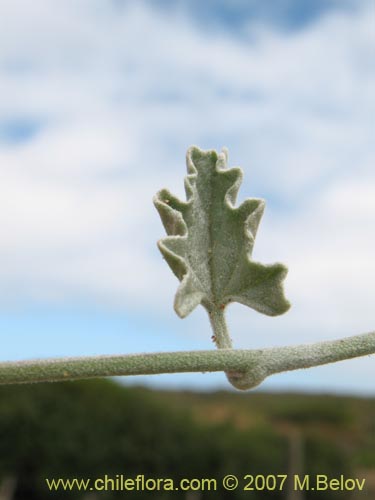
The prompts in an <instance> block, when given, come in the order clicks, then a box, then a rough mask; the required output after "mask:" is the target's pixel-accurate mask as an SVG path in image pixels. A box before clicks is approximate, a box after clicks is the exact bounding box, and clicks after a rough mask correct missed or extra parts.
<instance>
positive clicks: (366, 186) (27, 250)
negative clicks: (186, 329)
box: [0, 0, 375, 345]
mask: <svg viewBox="0 0 375 500" xmlns="http://www.w3.org/2000/svg"><path fill="white" fill-rule="evenodd" d="M366 5H370V4H367V3H365V4H364V8H363V9H358V10H357V11H354V12H353V13H349V12H345V13H339V11H337V12H335V11H331V13H330V14H329V15H326V16H325V17H324V18H322V19H320V20H319V21H318V22H317V23H315V24H314V25H311V26H310V27H308V28H307V29H305V30H301V31H299V32H296V33H293V34H287V33H282V34H281V33H275V32H273V31H271V29H270V28H265V27H264V26H255V27H254V25H253V26H251V27H249V30H251V39H254V40H255V42H251V41H246V40H244V39H241V40H237V39H235V38H231V37H229V35H226V34H224V33H223V34H222V35H221V36H219V34H218V33H210V34H205V33H203V32H200V31H198V30H197V29H196V28H194V27H193V26H192V25H191V24H190V23H189V22H188V21H187V20H186V19H185V18H184V17H183V16H182V15H180V16H179V15H178V14H176V13H172V14H169V17H168V16H167V15H166V14H161V13H158V12H156V11H155V10H152V9H150V8H148V7H146V6H145V5H144V4H143V3H141V2H137V3H136V4H135V3H133V4H131V6H130V7H128V8H127V9H124V10H122V11H114V10H111V9H112V8H111V7H110V3H109V2H108V4H105V5H103V3H102V2H92V1H88V0H81V1H68V2H49V1H47V0H38V1H37V2H25V1H22V0H17V1H14V0H12V1H3V2H1V5H0V19H1V23H2V27H1V35H0V37H1V43H0V75H1V80H0V81H1V83H0V116H1V117H2V119H3V120H4V121H5V122H6V121H7V120H15V119H16V120H21V121H22V119H30V118H31V119H35V120H36V121H38V122H40V123H41V130H40V131H39V132H38V133H36V134H35V135H34V136H32V137H30V139H29V140H27V141H25V142H21V143H13V144H5V143H3V144H1V143H0V175H1V185H0V227H1V232H2V241H3V243H2V246H1V249H0V260H1V262H2V265H1V266H0V279H1V283H2V285H1V291H0V300H1V301H2V302H3V304H9V303H15V302H17V301H21V302H24V301H27V300H33V301H35V300H36V301H40V302H48V301H53V302H56V301H57V302H59V301H65V300H75V299H76V298H77V300H79V299H84V300H93V301H95V302H99V303H102V304H105V305H108V306H109V305H111V306H115V307H124V308H127V307H134V306H137V307H145V308H146V307H153V308H159V309H160V308H161V310H162V311H163V312H164V311H167V310H169V308H170V306H171V304H170V297H171V295H172V293H171V292H170V290H171V289H174V287H175V286H176V281H175V279H174V278H173V277H172V276H171V275H170V274H169V270H168V269H167V267H166V266H165V263H164V262H163V261H162V260H161V258H160V256H159V255H158V253H157V250H156V248H155V240H156V238H157V237H160V236H162V235H163V229H162V227H161V224H160V223H159V222H158V218H157V214H156V213H155V210H154V209H153V207H152V204H151V198H152V195H153V194H154V193H155V192H156V191H157V189H159V188H160V187H162V186H163V185H167V186H168V187H170V188H171V189H173V190H174V191H176V192H177V193H178V194H180V195H182V176H183V175H184V160H183V155H184V151H185V149H186V147H187V146H189V145H190V144H191V143H197V144H198V145H200V146H201V147H204V148H205V147H207V148H212V147H215V148H220V147H221V146H222V145H223V144H225V145H227V146H229V148H230V151H231V155H230V157H231V158H233V163H235V164H238V163H241V164H242V165H243V166H244V167H245V172H246V175H245V184H244V188H243V193H244V195H246V196H256V197H259V196H263V195H273V196H274V197H275V198H277V199H278V204H277V206H278V207H279V208H278V210H276V208H275V206H276V205H275V204H272V203H271V204H270V208H269V209H268V210H267V212H266V216H265V218H264V223H263V226H262V229H261V231H260V233H259V239H258V242H257V245H256V249H255V254H256V257H257V258H258V256H259V259H261V260H262V261H264V262H267V261H268V262H272V261H275V260H281V261H285V262H287V263H288V265H289V267H290V275H289V278H288V281H287V288H288V293H289V295H290V296H291V297H292V300H293V302H294V304H295V305H294V308H293V309H292V311H291V312H290V313H288V315H286V316H285V317H282V318H278V319H274V318H272V319H270V318H265V317H262V316H256V315H255V313H252V312H251V311H250V312H248V311H244V309H243V308H241V307H237V306H234V307H233V312H236V314H235V315H234V316H236V318H234V319H231V322H233V325H234V327H235V329H238V331H239V334H238V338H239V345H248V344H247V342H248V341H247V340H246V341H245V340H244V339H245V336H246V335H245V329H246V328H247V327H246V326H245V324H247V321H248V320H247V319H246V318H247V317H249V318H251V322H252V324H253V328H254V330H255V331H258V332H261V335H260V338H259V339H258V340H256V339H255V342H256V343H257V342H259V343H261V342H263V340H264V338H265V333H266V330H267V333H269V343H283V342H284V341H287V342H295V341H303V340H306V341H307V340H311V341H313V340H315V339H324V338H327V336H331V337H334V336H335V335H336V334H341V333H342V334H348V335H350V334H354V333H357V330H358V333H359V331H361V330H364V331H365V330H366V329H370V328H372V327H373V326H372V325H373V324H374V315H373V307H372V302H371V296H372V295H373V290H374V282H375V265H374V262H373V256H372V248H373V247H374V244H375V236H374V229H373V226H374V224H373V221H374V219H375V206H374V199H375V196H374V190H375V175H374V169H373V165H374V157H373V156H374V149H373V144H372V138H371V135H372V120H373V116H374V97H373V90H372V89H373V88H374V87H375V74H374V71H373V68H371V66H370V60H371V57H372V54H371V52H372V50H373V43H374V42H373V39H372V37H373V35H372V34H371V33H372V29H371V15H370V10H369V9H370V8H371V5H370V7H368V6H367V7H366ZM249 166H251V167H252V168H251V170H249V168H248V167H249ZM250 186H252V187H250ZM271 201H272V200H271ZM155 290H157V292H158V293H157V294H155ZM155 295H156V297H155ZM155 301H156V302H155ZM247 315H250V316H247ZM230 318H232V314H231V313H230ZM245 322H246V323H245ZM281 330H282V331H283V332H284V333H283V336H282V337H281V336H280V337H278V335H279V334H280V331H281ZM298 339H300V340H298Z"/></svg>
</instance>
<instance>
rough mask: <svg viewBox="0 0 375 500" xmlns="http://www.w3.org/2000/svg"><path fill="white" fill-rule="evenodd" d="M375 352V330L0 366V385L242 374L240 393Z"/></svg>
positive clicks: (237, 384) (23, 362)
mask: <svg viewBox="0 0 375 500" xmlns="http://www.w3.org/2000/svg"><path fill="white" fill-rule="evenodd" d="M374 353H375V332H371V333H366V334H362V335H356V336H354V337H348V338H345V339H340V340H334V341H329V342H320V343H317V344H311V345H298V346H291V347H276V348H271V349H255V350H237V349H220V350H218V351H190V352H189V351H187V352H165V353H151V354H131V355H122V356H98V357H85V358H61V359H45V360H31V361H17V362H10V361H8V362H5V363H0V384H21V383H31V382H57V381H63V380H76V379H82V378H94V377H106V376H118V375H151V374H160V373H179V372H218V371H225V372H234V373H244V372H245V373H246V376H247V378H246V380H244V379H241V380H240V382H238V383H236V381H233V380H232V383H233V385H235V387H237V388H238V389H250V388H252V387H255V386H257V385H258V384H260V382H262V380H264V379H265V378H266V377H267V376H269V375H272V374H274V373H279V372H283V371H288V370H297V369H300V368H310V367H312V366H318V365H323V364H326V363H334V362H336V361H341V360H344V359H349V358H355V357H358V356H365V355H368V354H374Z"/></svg>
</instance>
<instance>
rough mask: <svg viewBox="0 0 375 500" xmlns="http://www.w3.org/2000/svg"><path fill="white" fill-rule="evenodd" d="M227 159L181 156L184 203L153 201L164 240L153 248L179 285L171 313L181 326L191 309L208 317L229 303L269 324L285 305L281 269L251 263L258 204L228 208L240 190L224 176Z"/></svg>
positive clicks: (165, 195) (166, 195)
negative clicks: (199, 309) (247, 309)
mask: <svg viewBox="0 0 375 500" xmlns="http://www.w3.org/2000/svg"><path fill="white" fill-rule="evenodd" d="M227 157H228V154H227V151H226V150H223V151H222V152H221V153H220V154H217V153H216V151H202V150H200V149H199V148H197V147H195V146H192V147H191V148H189V149H188V151H187V155H186V162H187V171H188V175H187V177H186V178H185V191H186V198H187V200H186V202H184V201H180V200H179V199H178V198H176V197H175V196H174V195H172V194H171V193H170V192H169V191H168V190H167V189H162V190H161V191H159V192H158V193H157V195H156V196H155V198H154V204H155V207H156V208H157V210H158V212H159V214H160V217H161V220H162V222H163V224H164V227H165V230H166V232H167V235H168V236H167V237H165V238H163V239H161V240H160V241H159V242H158V246H159V249H160V251H161V253H162V255H163V256H164V258H165V259H166V261H167V262H168V264H169V266H170V268H171V269H172V271H173V272H174V274H175V275H176V276H177V278H178V279H179V280H180V281H181V283H180V286H179V288H178V290H177V293H176V297H175V304H174V307H175V310H176V312H177V314H178V315H179V316H180V317H182V318H184V317H185V316H187V315H188V314H189V313H190V312H191V311H192V310H193V309H194V308H195V307H196V306H197V305H198V304H202V305H203V306H204V307H205V308H206V309H207V310H208V311H209V312H210V311H213V310H214V309H218V308H220V309H223V308H224V307H225V306H226V305H227V304H228V303H230V302H233V301H236V302H240V303H241V304H244V305H247V306H249V307H252V308H253V309H255V310H257V311H259V312H261V313H263V314H267V315H269V316H275V315H279V314H283V313H284V312H286V311H287V310H288V309H289V307H290V304H289V302H288V301H287V300H286V298H285V296H284V291H283V280H284V278H285V276H286V274H287V269H286V267H285V266H284V265H283V264H279V263H276V264H271V265H264V264H261V263H259V262H254V261H253V260H252V258H251V256H252V250H253V246H254V241H255V236H256V233H257V229H258V226H259V223H260V219H261V217H262V215H263V211H264V206H265V203H264V201H263V200H260V199H255V198H250V199H247V200H245V201H244V202H243V203H242V204H241V205H240V206H239V207H237V208H236V207H235V203H236V198H237V194H238V190H239V187H240V185H241V182H242V170H241V169H240V168H231V169H228V168H226V163H227Z"/></svg>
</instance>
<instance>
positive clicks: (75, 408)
mask: <svg viewBox="0 0 375 500" xmlns="http://www.w3.org/2000/svg"><path fill="white" fill-rule="evenodd" d="M286 473H289V474H292V473H301V474H312V475H313V474H326V475H328V476H330V477H332V478H333V477H339V476H340V474H344V475H346V476H348V477H367V478H368V484H370V483H371V480H372V481H373V479H374V475H375V399H361V398H351V397H336V396H325V395H324V396H317V395H302V394H267V393H257V392H253V393H249V394H240V393H231V392H216V393H207V394H204V393H193V392H171V391H155V390H149V389H145V388H136V387H135V388H129V387H124V386H122V385H119V384H117V383H116V382H113V381H110V380H95V381H85V382H74V383H72V382H70V383H61V384H38V385H22V386H9V387H1V388H0V483H1V482H2V481H3V484H5V482H6V481H8V482H9V479H10V478H11V480H12V481H13V484H14V492H13V495H12V497H11V498H12V499H13V500H26V499H27V500H34V499H35V500H44V499H50V498H54V499H63V498H77V499H81V498H82V499H83V498H87V499H90V498H100V499H102V498H103V499H111V498H120V497H124V496H126V498H141V497H142V498H153V499H158V498H160V499H163V498H201V497H200V496H199V495H198V494H196V495H195V496H190V497H189V496H188V495H186V493H184V494H183V493H180V492H172V493H158V492H155V491H154V492H130V491H129V492H117V493H116V492H107V493H104V492H101V493H98V496H95V497H94V496H91V497H90V495H87V494H86V496H85V493H84V492H82V493H80V492H78V491H74V492H72V493H69V492H67V491H62V490H61V491H57V492H50V491H48V489H47V487H46V483H45V478H53V477H55V478H59V477H63V478H73V477H83V478H88V477H90V478H96V477H103V476H104V475H105V474H107V475H109V476H111V477H115V475H116V474H123V475H124V476H126V477H135V476H137V475H138V474H145V476H147V477H155V478H156V477H164V478H165V477H168V478H169V477H170V478H174V479H176V480H178V479H180V478H189V479H191V478H205V477H207V478H217V479H220V478H222V477H223V476H225V475H226V474H235V475H237V476H238V477H239V478H242V477H243V476H245V475H246V474H254V475H256V474H265V475H267V474H286ZM243 484H245V481H244V482H243ZM0 488H1V487H0ZM369 488H370V489H368V490H367V493H363V494H360V493H358V498H361V499H365V498H372V496H369V495H372V494H373V491H372V490H371V487H370V486H369ZM332 494H334V498H335V499H337V500H339V499H342V500H345V499H347V500H349V499H351V498H353V496H352V494H350V493H345V492H343V493H341V492H334V493H332V492H330V491H327V492H324V491H322V492H319V498H320V499H321V500H325V499H327V500H328V499H330V498H332ZM287 495H288V494H287V491H286V490H285V489H284V491H282V492H280V491H268V492H256V491H255V492H249V491H248V492H244V491H241V489H240V488H239V489H237V490H236V491H234V492H225V491H224V490H222V489H220V492H204V493H203V494H202V497H204V498H231V499H237V498H238V499H242V498H249V496H250V497H251V498H252V499H263V498H269V499H287V498H288V496H287ZM0 496H1V489H0ZM303 498H304V499H306V500H310V499H313V498H315V497H314V492H313V491H310V492H305V496H304V497H303Z"/></svg>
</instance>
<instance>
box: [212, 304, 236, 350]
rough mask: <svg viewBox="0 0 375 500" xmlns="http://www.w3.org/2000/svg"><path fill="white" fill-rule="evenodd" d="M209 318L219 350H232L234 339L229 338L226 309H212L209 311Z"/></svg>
mask: <svg viewBox="0 0 375 500" xmlns="http://www.w3.org/2000/svg"><path fill="white" fill-rule="evenodd" d="M208 316H209V318H210V323H211V326H212V330H213V332H214V340H215V344H216V346H217V348H218V349H232V339H231V338H230V336H229V331H228V327H227V323H226V321H225V314H224V309H221V308H220V307H215V308H212V309H210V310H209V312H208Z"/></svg>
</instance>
